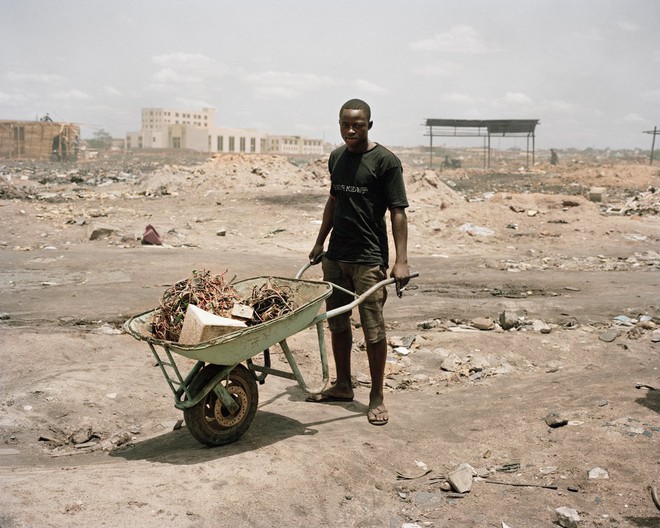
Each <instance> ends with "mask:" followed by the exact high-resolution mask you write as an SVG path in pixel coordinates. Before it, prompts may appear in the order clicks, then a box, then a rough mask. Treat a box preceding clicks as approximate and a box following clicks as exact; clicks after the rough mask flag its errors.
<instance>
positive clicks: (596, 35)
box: [573, 27, 605, 42]
mask: <svg viewBox="0 0 660 528" xmlns="http://www.w3.org/2000/svg"><path fill="white" fill-rule="evenodd" d="M573 37H575V38H576V39H577V40H587V41H593V42H602V41H603V40H605V37H603V32H602V31H601V30H600V29H598V28H595V27H588V28H585V29H584V30H583V31H581V32H574V33H573Z"/></svg>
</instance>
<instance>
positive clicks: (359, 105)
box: [339, 99, 371, 121]
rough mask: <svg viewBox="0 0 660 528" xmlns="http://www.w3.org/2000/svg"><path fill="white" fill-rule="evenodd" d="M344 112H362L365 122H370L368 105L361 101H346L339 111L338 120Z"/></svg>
mask: <svg viewBox="0 0 660 528" xmlns="http://www.w3.org/2000/svg"><path fill="white" fill-rule="evenodd" d="M344 110H364V114H365V116H366V118H367V121H371V108H369V105H368V104H367V103H365V102H364V101H363V100H362V99H351V100H350V101H346V102H345V103H344V105H343V106H342V107H341V110H339V117H340V118H341V114H342V112H343V111H344Z"/></svg>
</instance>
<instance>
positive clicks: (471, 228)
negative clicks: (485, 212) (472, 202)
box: [459, 224, 495, 236]
mask: <svg viewBox="0 0 660 528" xmlns="http://www.w3.org/2000/svg"><path fill="white" fill-rule="evenodd" d="M459 231H461V232H463V233H467V234H468V235H472V236H493V235H494V234H495V231H493V230H492V229H489V228H487V227H481V226H476V225H473V224H463V225H462V226H461V227H459Z"/></svg>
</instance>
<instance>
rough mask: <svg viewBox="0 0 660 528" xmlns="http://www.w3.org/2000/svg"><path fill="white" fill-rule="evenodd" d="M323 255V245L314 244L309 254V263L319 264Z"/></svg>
mask: <svg viewBox="0 0 660 528" xmlns="http://www.w3.org/2000/svg"><path fill="white" fill-rule="evenodd" d="M324 254H325V252H324V251H323V244H315V245H314V247H313V248H312V250H311V251H310V252H309V262H310V263H311V264H318V263H319V262H321V259H322V258H323V255H324Z"/></svg>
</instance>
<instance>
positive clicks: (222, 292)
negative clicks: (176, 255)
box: [152, 270, 296, 341]
mask: <svg viewBox="0 0 660 528" xmlns="http://www.w3.org/2000/svg"><path fill="white" fill-rule="evenodd" d="M225 273H226V272H225ZM235 303H241V304H246V305H248V306H250V307H251V308H252V310H253V311H254V313H253V316H252V319H251V320H250V321H247V324H248V325H249V326H254V325H257V324H259V323H264V322H266V321H270V320H271V319H275V318H277V317H280V316H282V315H285V314H287V313H289V312H291V311H292V310H294V309H295V308H296V305H295V302H294V301H293V300H292V295H291V288H289V287H287V286H282V287H277V286H275V285H274V284H272V283H271V281H270V280H268V281H267V282H265V283H264V284H263V285H261V286H255V287H254V288H253V289H252V293H251V295H250V297H249V298H247V299H241V298H240V297H239V295H238V293H237V292H236V290H235V289H234V287H233V286H232V285H231V284H230V283H228V282H226V281H225V280H224V274H223V275H211V273H210V272H209V271H206V270H202V271H197V270H193V272H192V276H191V277H189V278H187V279H184V280H181V281H179V282H177V283H176V284H174V286H171V287H170V288H168V289H167V290H165V292H164V293H163V296H162V298H161V300H160V306H159V307H158V308H157V309H156V311H155V314H154V319H153V324H152V332H153V334H154V336H155V337H156V338H157V339H163V340H166V341H178V340H179V336H180V335H181V329H182V328H183V319H184V317H185V315H186V310H187V309H188V305H189V304H193V305H195V306H197V307H198V308H201V309H202V310H205V311H207V312H211V313H213V314H215V315H219V316H221V317H231V310H232V308H233V307H234V304H235Z"/></svg>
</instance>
